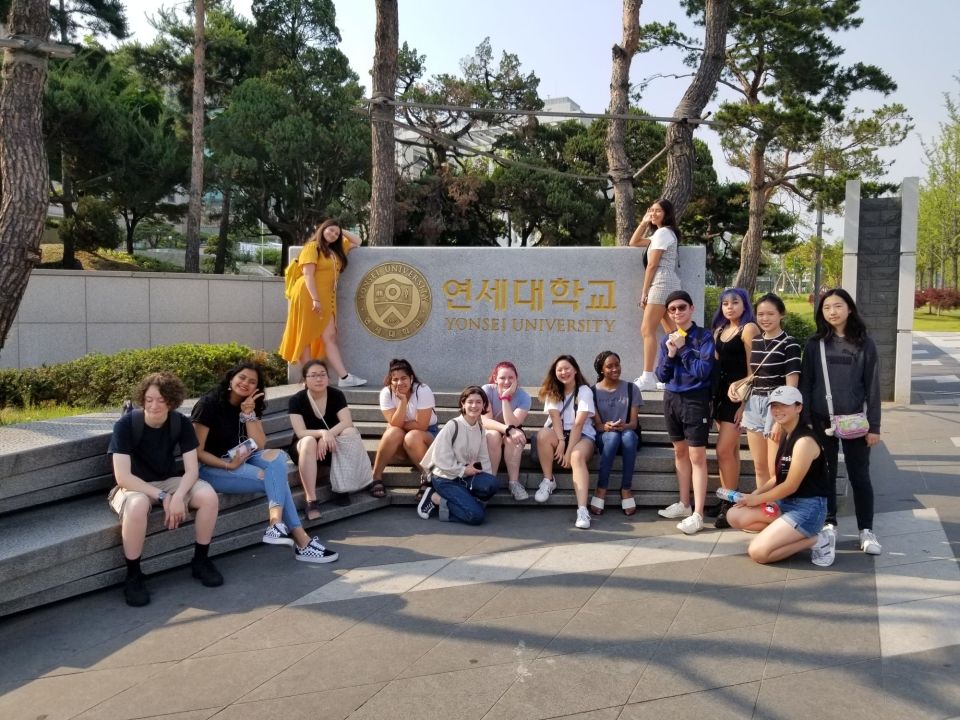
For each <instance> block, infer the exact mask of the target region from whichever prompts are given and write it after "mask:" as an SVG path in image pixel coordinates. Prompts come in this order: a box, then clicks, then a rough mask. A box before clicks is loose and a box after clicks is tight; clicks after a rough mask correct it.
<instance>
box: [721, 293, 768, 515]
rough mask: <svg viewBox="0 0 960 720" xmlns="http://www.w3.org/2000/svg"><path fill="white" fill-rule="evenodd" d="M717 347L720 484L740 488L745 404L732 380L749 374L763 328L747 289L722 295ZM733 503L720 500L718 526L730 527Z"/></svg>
mask: <svg viewBox="0 0 960 720" xmlns="http://www.w3.org/2000/svg"><path fill="white" fill-rule="evenodd" d="M710 330H711V331H712V332H713V341H714V344H715V345H716V347H717V352H716V358H717V368H718V373H717V382H716V383H715V386H714V393H713V419H714V420H715V421H716V423H717V448H716V450H717V464H718V465H719V466H720V484H721V485H722V486H723V487H725V488H727V489H728V490H736V489H737V486H738V485H739V483H740V418H741V417H742V416H743V403H740V402H736V401H734V400H731V399H730V397H729V395H728V392H729V390H730V385H731V383H733V382H735V381H737V380H741V379H742V378H745V377H746V376H747V375H748V374H749V367H748V362H749V359H750V357H749V356H750V348H751V345H752V343H753V339H754V338H755V337H756V336H757V335H759V334H760V328H759V327H758V326H757V323H756V322H755V320H754V317H753V308H752V307H751V305H750V297H749V296H748V295H747V291H746V290H744V289H743V288H727V289H726V290H724V291H723V292H722V293H721V294H720V307H718V308H717V312H716V313H715V314H714V316H713V323H712V324H711V326H710ZM729 507H730V503H728V502H726V501H722V502H721V503H720V514H719V515H717V522H716V527H717V528H727V527H730V525H729V524H728V523H727V517H726V516H727V509H728V508H729Z"/></svg>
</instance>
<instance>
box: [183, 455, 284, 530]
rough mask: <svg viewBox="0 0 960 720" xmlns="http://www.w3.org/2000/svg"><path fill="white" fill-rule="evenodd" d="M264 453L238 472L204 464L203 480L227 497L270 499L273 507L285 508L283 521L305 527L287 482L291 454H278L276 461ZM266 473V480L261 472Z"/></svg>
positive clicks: (269, 503)
mask: <svg viewBox="0 0 960 720" xmlns="http://www.w3.org/2000/svg"><path fill="white" fill-rule="evenodd" d="M263 452H264V451H262V450H261V451H258V452H255V453H254V454H253V455H251V456H250V457H248V458H247V461H246V462H245V463H244V464H243V465H241V466H240V467H238V468H236V469H235V470H226V469H224V468H217V467H211V466H209V465H204V464H202V463H201V465H200V478H201V479H202V480H206V481H207V482H208V483H210V484H211V485H212V486H213V489H214V490H216V491H217V492H218V493H223V494H224V495H243V494H247V493H259V494H265V495H266V496H267V502H268V505H269V507H271V508H275V507H280V508H283V522H284V524H285V525H286V526H287V527H288V528H290V529H291V530H292V529H293V528H298V527H300V526H301V522H300V518H299V517H298V516H297V506H296V505H295V504H294V502H293V495H292V494H291V493H290V483H289V482H287V454H286V453H285V452H283V451H282V450H278V451H277V456H276V457H275V458H274V459H273V460H265V459H264V457H263ZM261 470H263V478H262V479H261V478H260V471H261Z"/></svg>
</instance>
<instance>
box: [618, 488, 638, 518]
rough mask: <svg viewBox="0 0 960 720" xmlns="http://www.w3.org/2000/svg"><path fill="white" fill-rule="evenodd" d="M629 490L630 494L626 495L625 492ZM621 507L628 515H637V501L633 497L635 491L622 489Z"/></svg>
mask: <svg viewBox="0 0 960 720" xmlns="http://www.w3.org/2000/svg"><path fill="white" fill-rule="evenodd" d="M625 492H629V493H630V495H629V496H627V497H624V495H623V493H625ZM620 509H621V510H623V514H624V515H626V516H627V517H630V516H631V515H635V514H636V512H637V501H636V500H634V499H633V493H632V492H631V491H630V490H621V491H620Z"/></svg>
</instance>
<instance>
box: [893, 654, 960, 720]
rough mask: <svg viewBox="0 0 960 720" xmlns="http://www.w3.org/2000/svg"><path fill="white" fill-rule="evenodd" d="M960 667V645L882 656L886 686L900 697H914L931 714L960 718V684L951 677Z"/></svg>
mask: <svg viewBox="0 0 960 720" xmlns="http://www.w3.org/2000/svg"><path fill="white" fill-rule="evenodd" d="M957 667H960V645H951V646H949V647H942V648H937V649H935V650H927V651H925V652H919V653H910V654H906V655H897V656H894V657H891V658H886V657H885V658H883V686H884V689H885V690H887V691H888V692H891V693H893V694H894V695H896V696H898V697H907V698H911V699H912V700H913V702H914V703H915V705H916V707H917V708H923V709H924V710H925V711H926V712H927V713H929V715H930V716H931V717H937V718H956V717H960V683H957V682H956V681H955V680H952V678H953V677H954V676H955V675H956V669H957Z"/></svg>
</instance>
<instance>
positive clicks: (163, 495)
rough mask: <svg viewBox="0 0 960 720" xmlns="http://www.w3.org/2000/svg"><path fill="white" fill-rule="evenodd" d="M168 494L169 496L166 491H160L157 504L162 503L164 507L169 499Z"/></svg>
mask: <svg viewBox="0 0 960 720" xmlns="http://www.w3.org/2000/svg"><path fill="white" fill-rule="evenodd" d="M168 494H169V493H167V491H166V490H161V491H160V494H159V495H157V502H158V503H160V504H161V505H163V501H164V500H166V499H167V495H168Z"/></svg>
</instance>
